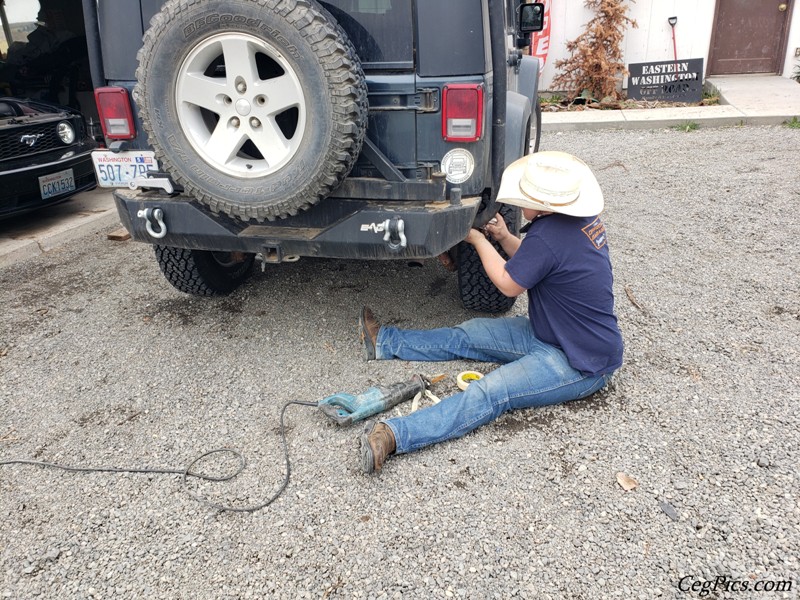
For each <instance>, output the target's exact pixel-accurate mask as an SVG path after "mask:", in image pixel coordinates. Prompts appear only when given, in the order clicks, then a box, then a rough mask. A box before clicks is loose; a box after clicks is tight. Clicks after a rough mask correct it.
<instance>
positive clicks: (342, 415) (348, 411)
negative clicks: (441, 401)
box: [318, 375, 427, 425]
mask: <svg viewBox="0 0 800 600" xmlns="http://www.w3.org/2000/svg"><path fill="white" fill-rule="evenodd" d="M426 386H427V383H426V381H425V379H424V378H423V377H422V375H414V376H413V377H412V378H411V380H410V381H404V382H400V383H394V384H392V385H389V386H385V387H384V386H377V387H371V388H369V389H368V390H366V391H365V392H362V393H360V394H358V395H353V394H347V393H344V392H341V393H338V394H333V395H332V396H328V397H327V398H325V399H324V400H320V401H319V404H318V406H319V409H320V410H321V411H322V413H323V414H324V415H325V416H327V417H328V418H330V419H331V420H333V421H334V422H335V423H336V424H338V425H350V424H351V423H356V422H357V421H362V420H363V419H366V418H367V417H371V416H372V415H377V414H378V413H382V412H384V411H386V410H389V409H390V408H392V407H394V406H397V405H398V404H400V403H401V402H405V401H406V400H411V399H412V398H413V397H414V396H416V395H417V394H419V393H424V392H425V390H426Z"/></svg>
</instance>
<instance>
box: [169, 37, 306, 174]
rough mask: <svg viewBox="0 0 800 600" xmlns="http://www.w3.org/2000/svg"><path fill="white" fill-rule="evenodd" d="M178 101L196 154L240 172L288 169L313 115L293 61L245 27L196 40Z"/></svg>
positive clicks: (221, 169) (179, 86)
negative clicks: (310, 116) (237, 30)
mask: <svg viewBox="0 0 800 600" xmlns="http://www.w3.org/2000/svg"><path fill="white" fill-rule="evenodd" d="M228 65H234V67H233V68H229V67H228ZM223 74H224V76H223ZM175 102H176V107H177V112H178V120H179V122H180V126H181V130H182V131H183V133H184V135H185V136H186V138H187V139H188V140H189V143H190V144H191V146H192V148H194V150H195V152H197V153H198V154H199V155H200V156H201V157H202V159H203V160H204V161H205V162H206V163H208V164H209V165H210V166H211V167H213V168H214V169H215V170H217V171H219V172H222V173H224V174H226V175H230V176H233V177H241V178H257V177H264V176H265V175H269V174H271V173H275V172H277V171H279V170H280V169H281V168H282V167H284V166H285V165H286V163H288V162H289V161H290V160H291V159H292V157H293V156H294V155H295V154H296V153H297V150H298V148H299V147H300V143H301V141H302V137H303V132H304V130H305V124H306V117H307V114H308V108H307V106H306V99H305V95H304V94H303V88H302V86H301V84H300V79H299V78H298V77H297V74H296V73H295V71H294V69H293V68H292V66H291V65H290V64H289V62H288V61H287V60H286V59H285V58H284V57H283V55H282V54H281V53H280V52H279V51H278V50H277V49H276V48H274V47H273V46H271V45H269V44H267V43H266V42H264V41H263V40H260V39H258V38H257V37H255V36H251V35H248V34H243V33H222V34H218V35H215V36H212V37H210V38H207V39H205V40H203V41H202V42H201V43H200V44H198V45H197V46H195V48H194V49H193V50H192V52H191V53H190V54H189V56H187V57H186V60H184V61H183V64H182V65H181V67H180V70H179V72H178V81H177V82H176V85H175Z"/></svg>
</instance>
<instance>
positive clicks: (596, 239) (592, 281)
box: [506, 214, 622, 375]
mask: <svg viewBox="0 0 800 600" xmlns="http://www.w3.org/2000/svg"><path fill="white" fill-rule="evenodd" d="M506 271H508V274H509V275H510V276H511V279H513V280H514V281H515V282H516V283H517V284H519V285H520V286H522V287H524V288H526V289H527V290H528V316H529V317H530V320H531V325H532V326H533V331H534V333H535V335H536V337H537V338H538V339H540V340H541V341H543V342H546V343H548V344H552V345H554V346H557V347H559V348H561V349H562V350H563V351H564V354H566V355H567V359H568V360H569V364H570V365H571V366H572V367H573V368H574V369H576V370H578V371H581V372H582V373H584V374H586V375H602V374H605V373H611V372H612V371H615V370H616V369H618V368H619V367H620V366H621V365H622V335H621V334H620V332H619V328H618V327H617V317H616V315H615V314H614V294H613V291H612V284H613V282H614V277H613V275H612V273H611V261H610V260H609V256H608V246H607V245H606V229H605V226H604V225H603V221H602V220H601V219H600V217H599V216H597V217H568V216H566V215H560V214H551V215H546V216H543V217H539V218H538V219H536V220H535V221H534V222H533V224H532V226H531V228H530V230H529V231H528V234H527V235H526V236H525V238H524V239H523V240H522V244H521V245H520V247H519V249H518V250H517V252H516V254H515V255H514V256H513V257H511V259H509V261H508V262H507V263H506Z"/></svg>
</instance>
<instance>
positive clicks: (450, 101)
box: [442, 83, 483, 142]
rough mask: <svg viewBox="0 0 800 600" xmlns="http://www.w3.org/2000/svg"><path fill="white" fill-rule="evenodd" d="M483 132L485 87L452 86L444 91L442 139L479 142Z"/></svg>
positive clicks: (445, 87)
mask: <svg viewBox="0 0 800 600" xmlns="http://www.w3.org/2000/svg"><path fill="white" fill-rule="evenodd" d="M482 131H483V86H482V85H480V84H460V83H458V84H451V85H446V86H444V90H442V137H443V138H444V139H445V140H446V141H448V142H477V141H478V140H479V139H481V133H482Z"/></svg>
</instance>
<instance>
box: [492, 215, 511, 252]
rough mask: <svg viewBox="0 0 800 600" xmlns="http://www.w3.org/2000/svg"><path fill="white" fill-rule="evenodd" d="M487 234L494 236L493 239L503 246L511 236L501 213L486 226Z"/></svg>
mask: <svg viewBox="0 0 800 600" xmlns="http://www.w3.org/2000/svg"><path fill="white" fill-rule="evenodd" d="M486 233H488V234H489V235H490V236H492V239H493V240H495V241H496V242H500V243H501V244H502V242H503V240H505V239H506V238H508V237H509V236H510V235H511V232H510V231H509V230H508V226H507V225H506V222H505V220H504V219H503V217H502V216H500V213H497V214H496V215H495V216H494V218H493V219H492V220H491V221H489V222H488V223H487V224H486Z"/></svg>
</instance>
